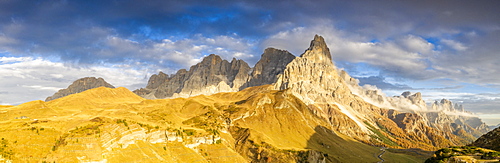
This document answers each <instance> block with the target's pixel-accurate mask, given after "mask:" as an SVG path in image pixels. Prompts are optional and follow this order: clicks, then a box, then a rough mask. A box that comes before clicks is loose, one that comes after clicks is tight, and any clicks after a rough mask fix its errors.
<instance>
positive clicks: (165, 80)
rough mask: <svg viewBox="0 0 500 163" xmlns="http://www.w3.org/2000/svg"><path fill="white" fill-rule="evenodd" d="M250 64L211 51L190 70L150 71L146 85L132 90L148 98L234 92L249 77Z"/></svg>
mask: <svg viewBox="0 0 500 163" xmlns="http://www.w3.org/2000/svg"><path fill="white" fill-rule="evenodd" d="M249 72H250V67H249V66H248V64H247V63H246V62H245V61H243V60H236V59H233V60H232V61H231V62H228V61H227V60H223V59H222V58H221V57H220V56H218V55H215V54H211V55H209V56H207V57H205V58H203V60H202V61H201V62H200V63H198V64H196V65H193V66H191V68H190V69H189V71H187V70H185V69H181V70H179V71H178V72H177V73H176V74H174V75H172V76H168V75H166V74H164V73H163V72H160V73H159V74H158V75H153V76H151V78H150V79H149V82H148V85H147V86H146V88H141V89H138V90H135V91H134V93H136V94H138V95H140V96H142V97H145V98H150V99H156V98H167V97H190V96H195V95H200V94H205V95H209V94H213V93H219V92H234V91H238V90H239V88H240V87H241V86H242V85H243V84H245V82H246V81H247V80H248V76H249V75H248V73H249Z"/></svg>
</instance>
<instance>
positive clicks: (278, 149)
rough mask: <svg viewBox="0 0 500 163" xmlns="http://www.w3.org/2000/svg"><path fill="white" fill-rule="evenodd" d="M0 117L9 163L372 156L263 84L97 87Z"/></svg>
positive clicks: (12, 109)
mask: <svg viewBox="0 0 500 163" xmlns="http://www.w3.org/2000/svg"><path fill="white" fill-rule="evenodd" d="M84 98H87V99H89V100H90V101H92V100H97V101H95V102H83V101H82V100H83V99H84ZM0 117H2V119H1V123H0V128H1V130H0V135H2V138H3V140H4V142H5V147H3V148H2V153H1V155H2V156H3V157H4V158H6V159H9V160H13V161H14V162H42V161H46V162H53V161H56V162H78V161H83V162H89V161H104V162H106V161H108V162H123V161H128V162H193V161H200V162H246V161H259V160H260V161H279V162H289V161H300V160H302V161H305V160H309V161H313V160H326V161H328V162H352V161H355V160H358V161H359V160H364V161H369V162H376V161H378V159H377V157H375V156H376V155H377V154H378V153H380V151H379V148H377V147H373V146H369V145H366V144H363V143H360V142H357V141H356V140H354V139H352V138H350V137H348V136H346V135H343V134H341V133H338V132H335V131H333V130H332V126H331V125H329V124H328V123H327V122H326V121H324V120H322V119H321V118H319V117H317V116H315V115H314V114H313V113H312V112H311V111H310V110H309V109H308V107H307V106H306V105H305V104H304V103H303V102H301V101H300V100H299V99H297V98H296V97H295V96H293V95H291V94H286V93H285V92H284V91H276V90H270V89H269V86H260V87H252V88H248V89H245V90H243V91H240V92H232V93H220V94H215V95H212V96H196V97H192V98H188V99H183V98H179V99H163V100H145V99H142V98H140V97H138V96H136V95H135V94H133V93H132V92H130V91H128V90H126V89H125V88H116V89H110V88H104V87H101V88H96V89H91V90H88V91H85V92H82V93H78V94H74V95H70V96H67V97H63V98H60V99H58V100H54V101H50V102H43V101H33V102H29V103H25V104H22V105H19V106H15V107H8V108H2V110H1V112H0ZM19 117H28V118H24V119H21V118H19ZM384 159H386V160H392V159H396V160H398V159H400V160H415V161H416V162H418V161H417V160H418V159H417V158H414V157H412V156H406V155H402V154H394V153H390V152H386V154H384Z"/></svg>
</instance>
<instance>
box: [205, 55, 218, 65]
mask: <svg viewBox="0 0 500 163" xmlns="http://www.w3.org/2000/svg"><path fill="white" fill-rule="evenodd" d="M220 62H222V58H221V57H220V56H218V55H215V54H210V55H208V56H207V57H205V58H203V60H202V61H201V64H211V65H215V64H217V63H220Z"/></svg>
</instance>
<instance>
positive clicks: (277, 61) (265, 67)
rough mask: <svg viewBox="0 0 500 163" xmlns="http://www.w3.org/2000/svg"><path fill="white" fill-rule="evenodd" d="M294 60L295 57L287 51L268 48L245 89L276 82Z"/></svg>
mask: <svg viewBox="0 0 500 163" xmlns="http://www.w3.org/2000/svg"><path fill="white" fill-rule="evenodd" d="M293 59H295V56H294V55H293V54H291V53H290V52H288V51H286V50H279V49H275V48H267V49H266V50H264V53H263V54H262V55H261V58H260V60H259V61H258V62H257V63H256V64H255V67H254V68H253V70H252V73H251V74H250V76H251V78H250V80H249V81H248V82H247V83H246V84H245V86H244V87H243V88H246V87H253V86H259V85H265V84H272V83H274V82H276V79H277V77H278V75H279V74H281V73H283V71H284V69H285V68H286V65H288V63H290V62H291V61H292V60H293Z"/></svg>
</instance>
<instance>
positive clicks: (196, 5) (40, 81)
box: [0, 0, 500, 125]
mask: <svg viewBox="0 0 500 163" xmlns="http://www.w3.org/2000/svg"><path fill="white" fill-rule="evenodd" d="M499 8H500V1H498V0H481V1H466V0H447V1H444V0H437V1H436V0H421V1H395V0H381V1H373V0H359V1H340V0H328V1H327V0H317V1H306V0H291V1H268V0H252V1H243V0H228V1H205V0H200V1H196V0H194V1H193V0H183V1H157V0H151V1H139V0H137V1H133V0H113V1H111V0H109V1H107V0H99V1H96V0H81V1H65V0H60V1H50V0H43V1H42V0H0V104H3V105H18V104H21V103H24V102H28V101H32V100H44V99H45V98H46V97H47V96H50V95H52V94H54V93H55V92H56V91H57V90H59V89H62V88H66V87H67V86H68V85H70V84H71V83H72V82H73V81H74V80H76V79H79V78H82V77H87V76H95V77H103V78H104V79H105V80H106V81H108V82H109V83H110V84H112V85H114V86H118V87H120V86H121V87H126V88H128V89H130V90H134V89H137V88H141V87H145V85H146V84H147V80H148V78H149V76H151V75H152V74H155V73H158V72H159V71H163V72H165V73H167V74H173V73H175V72H176V71H177V70H179V69H181V68H184V69H189V67H190V66H191V65H193V64H196V63H198V62H199V61H201V59H202V58H203V57H205V56H208V55H209V54H217V55H220V56H221V57H222V58H224V59H227V60H230V59H232V58H237V59H243V60H244V61H246V62H248V63H249V65H250V66H253V65H254V64H255V63H256V62H257V61H258V60H259V59H260V55H261V54H262V53H263V51H264V49H265V48H268V47H274V48H278V49H284V50H288V51H290V52H291V53H292V54H294V55H296V56H300V54H302V53H303V52H304V50H305V49H307V48H308V46H309V42H310V41H311V40H312V39H313V37H314V35H315V34H319V35H321V36H323V37H324V38H325V41H326V42H327V44H328V46H329V48H330V52H331V53H332V58H333V60H334V62H335V65H336V66H337V67H338V68H340V69H344V70H346V71H347V72H348V73H349V74H350V75H351V76H353V77H355V78H358V79H359V80H360V81H361V82H360V83H361V84H370V85H375V86H377V87H378V88H380V89H382V90H383V91H384V93H386V94H387V95H389V96H393V95H399V94H401V93H402V92H404V91H411V92H422V94H423V97H424V100H426V102H428V103H430V102H433V101H434V100H440V99H442V98H446V99H450V100H452V101H453V102H455V103H459V104H463V105H464V107H465V109H466V110H467V111H471V112H473V113H475V114H476V115H478V116H479V117H480V118H482V119H483V121H485V122H486V123H487V124H489V125H496V124H499V123H500V68H499V67H498V65H500V10H498V9H499Z"/></svg>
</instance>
